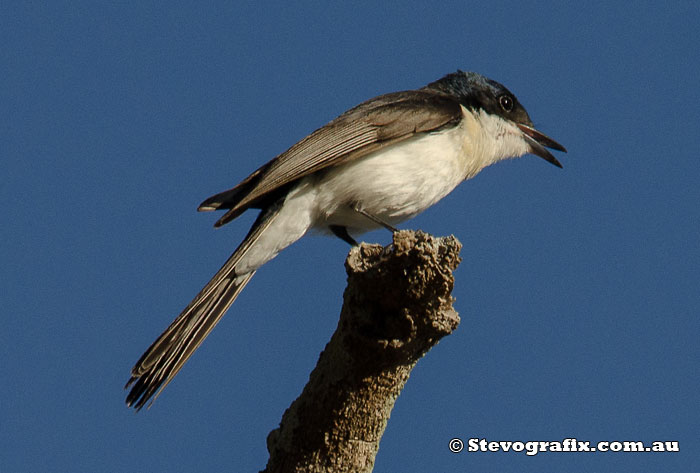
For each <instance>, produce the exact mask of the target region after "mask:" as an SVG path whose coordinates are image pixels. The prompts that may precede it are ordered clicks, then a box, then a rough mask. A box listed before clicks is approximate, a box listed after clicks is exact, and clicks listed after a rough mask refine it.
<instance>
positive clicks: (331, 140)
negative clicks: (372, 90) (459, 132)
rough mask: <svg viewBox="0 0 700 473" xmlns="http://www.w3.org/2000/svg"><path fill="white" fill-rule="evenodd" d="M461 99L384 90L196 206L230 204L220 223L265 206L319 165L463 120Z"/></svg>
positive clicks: (213, 207) (426, 92)
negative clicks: (253, 208) (231, 187)
mask: <svg viewBox="0 0 700 473" xmlns="http://www.w3.org/2000/svg"><path fill="white" fill-rule="evenodd" d="M461 115H462V111H461V107H460V105H459V103H458V102H457V101H456V100H454V99H453V98H451V97H449V96H447V95H444V94H441V93H439V92H436V91H430V90H413V91H407V92H396V93H392V94H386V95H382V96H379V97H376V98H374V99H371V100H368V101H367V102H364V103H362V104H360V105H358V106H357V107H355V108H353V109H350V110H348V111H347V112H345V113H344V114H342V115H340V116H339V117H338V118H336V119H335V120H333V121H331V122H330V123H328V124H327V125H325V126H323V127H321V128H319V129H318V130H316V131H314V132H313V133H312V134H310V135H309V136H307V137H306V138H304V139H303V140H301V141H299V142H298V143H297V144H295V145H294V146H292V147H291V148H289V149H288V150H287V151H285V152H284V153H282V154H280V155H279V156H277V157H276V158H274V159H273V160H272V161H270V162H268V163H267V164H265V165H263V166H262V167H261V168H260V169H258V170H257V171H255V172H254V173H253V174H251V175H250V176H248V177H247V178H246V179H244V180H243V181H242V182H241V183H240V184H238V185H237V186H236V187H234V188H233V189H229V190H227V191H224V192H221V193H219V194H216V195H214V196H212V197H210V198H209V199H207V200H205V201H204V202H202V204H201V205H200V206H199V210H216V209H229V211H228V212H227V213H226V214H225V215H224V216H223V217H222V218H221V219H219V221H218V222H217V223H216V226H221V225H224V224H225V223H228V222H229V221H231V220H233V219H234V218H236V217H237V216H238V215H240V214H241V213H243V212H244V211H245V210H246V209H248V208H250V207H258V206H262V205H264V203H265V202H267V201H268V200H269V199H271V198H275V199H276V197H277V192H276V191H279V190H281V189H284V188H285V186H287V185H289V184H291V183H293V182H295V181H297V180H299V179H301V178H302V177H304V176H308V175H309V174H313V173H315V172H317V171H320V170H321V169H324V168H327V167H330V166H337V165H339V164H343V163H346V162H348V161H351V160H353V159H358V158H361V157H362V156H366V155H367V154H369V153H371V152H373V151H376V150H379V149H381V148H383V147H384V146H387V145H389V144H392V143H396V142H398V141H402V140H405V139H408V138H410V137H411V136H414V135H415V134H417V133H426V132H431V131H436V130H439V129H441V128H444V127H446V126H451V125H454V124H456V123H457V122H458V121H459V120H460V119H461Z"/></svg>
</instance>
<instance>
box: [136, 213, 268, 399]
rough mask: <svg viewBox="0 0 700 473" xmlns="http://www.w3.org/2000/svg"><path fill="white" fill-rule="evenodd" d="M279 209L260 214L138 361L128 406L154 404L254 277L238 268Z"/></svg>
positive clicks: (252, 272)
mask: <svg viewBox="0 0 700 473" xmlns="http://www.w3.org/2000/svg"><path fill="white" fill-rule="evenodd" d="M279 207H280V206H279V205H275V206H273V207H270V208H267V209H265V210H263V211H262V212H261V213H260V216H259V217H258V219H257V220H256V222H255V223H254V224H253V227H252V228H251V230H250V232H249V233H248V235H247V236H246V238H245V239H244V240H243V242H242V243H241V244H240V246H239V247H238V248H237V249H236V251H235V252H234V253H233V254H232V255H231V257H230V258H229V259H228V261H226V263H224V265H223V266H222V267H221V269H219V271H218V272H217V273H216V274H215V275H214V277H213V278H212V279H211V281H209V283H207V285H206V286H204V288H203V289H202V290H201V291H200V293H199V294H197V296H196V297H195V298H194V299H193V300H192V302H190V303H189V305H188V306H187V307H186V308H185V310H183V311H182V313H180V315H178V316H177V318H176V319H175V320H174V321H173V323H172V324H170V326H169V327H168V328H167V329H166V330H165V331H164V332H163V333H162V334H161V335H160V336H159V337H158V338H157V339H156V340H155V341H154V342H153V344H152V345H151V346H150V347H149V348H148V350H146V352H145V353H144V354H143V355H142V356H141V358H140V359H139V360H138V361H137V362H136V364H135V365H134V367H133V368H132V369H131V378H130V379H129V381H128V382H127V383H126V386H124V388H125V389H128V388H129V387H131V391H130V392H129V394H128V396H127V398H126V404H127V405H128V406H129V407H134V408H136V409H137V410H140V409H141V408H142V407H143V406H144V405H145V404H146V403H147V402H148V401H149V399H151V398H153V399H152V400H151V403H150V404H152V403H153V401H155V399H156V398H157V397H158V396H159V395H160V393H161V392H162V391H163V389H164V388H165V387H166V386H167V385H168V384H169V383H170V381H171V380H172V379H173V378H174V377H175V375H176V374H177V373H178V372H179V371H180V369H181V368H182V366H183V365H184V364H185V362H186V361H187V360H188V359H189V358H190V356H192V354H193V353H194V351H195V350H196V349H197V348H198V347H199V345H201V344H202V342H203V341H204V339H205V338H206V337H207V335H209V332H211V330H212V329H213V328H214V327H215V326H216V324H217V323H218V322H219V320H221V317H223V315H224V314H225V313H226V311H227V310H228V308H229V307H230V306H231V304H233V302H234V301H235V300H236V298H237V297H238V295H239V294H240V292H241V291H242V290H243V288H244V287H245V286H246V284H248V281H250V279H251V278H252V277H253V275H254V274H255V271H251V272H248V273H246V274H243V275H237V274H236V265H237V264H238V263H239V262H240V261H241V258H243V256H245V254H246V253H247V252H248V250H250V248H251V247H252V246H253V245H254V243H255V242H256V241H257V240H258V238H259V237H260V235H262V234H263V232H264V231H265V230H266V229H267V228H268V227H269V225H270V224H271V223H272V221H273V220H274V218H275V216H276V215H277V214H278V212H279ZM150 404H149V406H150Z"/></svg>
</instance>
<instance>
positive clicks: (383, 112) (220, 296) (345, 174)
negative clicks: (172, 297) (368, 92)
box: [124, 70, 566, 410]
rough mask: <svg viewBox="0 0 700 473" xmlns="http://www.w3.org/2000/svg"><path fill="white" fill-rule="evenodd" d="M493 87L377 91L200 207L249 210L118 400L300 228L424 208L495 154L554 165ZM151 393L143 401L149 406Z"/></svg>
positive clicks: (166, 365) (391, 217)
mask: <svg viewBox="0 0 700 473" xmlns="http://www.w3.org/2000/svg"><path fill="white" fill-rule="evenodd" d="M547 148H550V149H553V150H557V151H562V152H566V149H565V148H564V147H563V146H562V145H560V144H559V143H557V142H556V141H554V140H553V139H551V138H549V137H548V136H546V135H544V134H543V133H541V132H540V131H538V130H537V129H536V128H535V127H534V125H533V123H532V121H531V119H530V117H529V115H528V113H527V111H526V110H525V108H524V107H523V106H522V105H521V103H520V102H519V101H518V99H517V98H516V97H515V95H514V94H513V93H511V92H510V91H509V90H508V89H507V88H506V87H505V86H503V85H502V84H500V83H498V82H496V81H494V80H491V79H488V78H486V77H484V76H483V75H481V74H478V73H476V72H463V71H461V70H457V72H454V73H450V74H447V75H445V76H444V77H442V78H440V79H438V80H436V81H434V82H431V83H429V84H428V85H426V86H424V87H422V88H419V89H415V90H407V91H402V92H394V93H388V94H384V95H379V96H377V97H375V98H372V99H370V100H367V101H365V102H363V103H361V104H359V105H357V106H356V107H354V108H351V109H350V110H348V111H346V112H345V113H343V114H342V115H340V116H338V117H337V118H335V119H334V120H332V121H330V122H329V123H328V124H326V125H324V126H322V127H321V128H319V129H317V130H316V131H314V132H313V133H311V134H310V135H308V136H306V137H305V138H304V139H302V140H301V141H299V142H297V143H296V144H295V145H293V146H292V147H291V148H289V149H288V150H286V151H284V152H283V153H281V154H279V155H278V156H276V157H275V158H274V159H272V160H271V161H269V162H267V163H266V164H264V165H262V166H261V167H260V168H259V169H257V170H256V171H255V172H253V173H252V174H250V175H249V176H248V177H246V178H245V179H243V181H241V182H240V183H239V184H238V185H236V186H235V187H233V188H231V189H229V190H226V191H224V192H220V193H218V194H216V195H214V196H212V197H209V198H208V199H206V200H205V201H204V202H202V203H201V204H200V205H199V207H198V210H199V211H214V210H224V211H225V213H224V214H223V216H221V218H219V219H218V220H217V221H216V223H215V224H214V226H215V227H221V226H222V225H225V224H227V223H229V222H231V221H232V220H234V219H235V218H236V217H238V216H239V215H241V214H242V213H243V212H245V211H246V210H248V209H259V211H260V212H259V214H258V216H257V218H256V220H255V222H254V223H253V225H252V227H251V229H250V230H249V232H248V234H247V235H246V237H245V238H244V239H243V241H242V242H241V243H240V245H239V246H238V248H236V250H235V251H234V252H233V254H232V255H231V256H230V257H229V259H228V260H227V261H226V262H225V263H224V265H223V266H222V267H221V269H219V271H218V272H217V273H216V274H215V275H214V277H213V278H212V279H211V280H210V281H209V283H207V284H206V286H204V288H203V289H202V290H201V291H200V292H199V293H198V294H197V295H196V296H195V298H194V299H193V300H192V301H191V302H190V303H189V305H187V307H185V309H184V310H183V311H182V312H181V313H180V315H178V316H177V318H175V320H174V321H173V322H172V324H170V326H169V327H168V328H167V329H166V330H165V331H164V332H163V333H162V334H161V335H160V336H159V337H158V338H157V339H156V340H155V341H154V342H153V344H152V345H151V346H150V347H149V348H148V349H147V350H146V352H145V353H144V354H143V355H142V356H141V358H140V359H139V360H138V361H137V362H136V364H135V365H134V367H133V368H132V370H131V376H130V378H129V380H128V382H127V383H126V386H125V387H124V388H125V389H129V388H131V389H130V392H129V393H128V395H127V397H126V404H127V406H129V407H133V408H135V409H136V410H140V409H141V408H142V407H143V406H144V405H146V404H147V403H148V405H149V407H150V405H151V404H152V403H153V401H155V399H156V398H157V397H158V396H159V395H160V394H161V393H162V390H163V389H164V388H165V387H166V386H167V385H168V384H169V383H170V381H172V379H173V378H174V377H175V375H176V374H177V373H178V372H179V371H180V369H181V368H182V366H183V365H184V364H185V362H186V361H187V360H188V359H189V358H190V357H191V356H192V354H193V353H194V351H195V350H196V349H197V348H198V347H199V346H200V344H201V343H202V342H203V341H204V339H205V338H206V337H207V335H209V333H210V332H211V330H212V329H213V328H214V327H215V326H216V324H217V323H218V322H219V320H221V317H222V316H223V315H224V314H225V313H226V312H227V310H228V309H229V307H230V306H231V304H232V303H233V302H234V301H235V300H236V298H237V297H238V295H239V294H240V293H241V291H242V290H243V288H244V287H245V286H246V284H248V282H250V279H251V278H252V277H253V275H254V274H255V272H256V271H257V270H258V269H259V268H260V267H261V266H262V265H263V264H265V263H266V262H268V261H270V260H271V259H272V258H274V257H275V256H276V255H277V254H278V253H279V252H280V251H281V250H283V249H285V248H286V247H287V246H289V245H291V244H292V243H294V242H295V241H296V240H298V239H300V238H301V237H302V236H304V235H305V234H306V233H307V232H309V231H310V230H313V231H316V232H321V233H326V234H329V235H335V236H337V237H339V238H341V239H342V240H344V241H346V242H347V243H349V244H350V245H357V242H356V240H355V238H354V237H353V235H354V236H357V235H360V234H362V233H364V232H366V231H369V230H374V229H377V228H381V227H385V228H387V229H389V230H390V231H392V232H393V231H396V228H395V225H397V224H399V223H401V222H403V221H405V220H408V219H410V218H412V217H414V216H416V215H418V214H419V213H421V212H423V211H424V210H426V209H427V208H429V207H430V206H432V205H433V204H435V203H436V202H438V201H439V200H440V199H442V198H443V197H445V196H446V195H447V194H449V193H450V192H451V191H452V190H454V189H455V187H457V185H459V184H460V183H461V182H463V181H465V180H468V179H471V178H472V177H474V176H475V175H476V174H477V173H479V172H480V171H481V170H482V169H484V168H485V167H487V166H489V165H491V164H494V163H496V162H498V161H501V160H504V159H508V158H515V157H520V156H523V155H525V154H533V155H536V156H539V157H541V158H543V159H544V160H546V161H548V162H549V163H551V164H553V165H555V166H557V167H560V168H561V167H562V165H561V163H560V162H559V161H558V160H557V159H556V158H555V157H554V156H553V155H552V153H550V152H549V151H548V150H547ZM149 400H150V403H149Z"/></svg>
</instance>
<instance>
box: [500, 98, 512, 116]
mask: <svg viewBox="0 0 700 473" xmlns="http://www.w3.org/2000/svg"><path fill="white" fill-rule="evenodd" d="M498 103H500V104H501V108H502V109H503V110H504V111H506V112H510V111H511V110H513V97H511V96H510V95H501V96H500V97H498Z"/></svg>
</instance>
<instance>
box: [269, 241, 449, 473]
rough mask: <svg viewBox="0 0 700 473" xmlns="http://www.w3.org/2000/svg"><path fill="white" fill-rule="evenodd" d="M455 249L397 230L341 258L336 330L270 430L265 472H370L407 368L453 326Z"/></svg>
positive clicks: (407, 372) (444, 243)
mask: <svg viewBox="0 0 700 473" xmlns="http://www.w3.org/2000/svg"><path fill="white" fill-rule="evenodd" d="M460 248H461V245H460V243H459V242H458V241H457V240H456V239H455V238H454V237H444V238H436V237H433V236H430V235H427V234H425V233H422V232H413V231H405V230H404V231H399V232H397V233H395V234H394V239H393V244H391V245H389V246H387V247H386V248H382V246H381V245H368V244H362V245H360V246H359V247H355V248H353V249H352V250H351V251H350V254H349V255H348V258H347V260H346V262H345V267H346V270H347V273H348V285H347V288H346V290H345V294H344V304H343V308H342V310H341V314H340V321H339V322H338V327H337V328H336V331H335V333H334V334H333V336H332V338H331V340H330V342H328V344H327V345H326V348H325V349H324V351H323V352H322V353H321V355H320V357H319V360H318V363H317V365H316V368H315V369H314V370H313V372H312V373H311V375H310V378H309V382H308V384H307V385H306V387H305V388H304V390H303V392H302V393H301V395H300V396H299V398H298V399H296V400H295V401H294V402H293V403H292V405H291V406H290V407H289V408H288V409H287V410H286V412H285V413H284V415H283V417H282V421H281V423H280V426H279V427H278V428H277V429H275V430H273V431H272V432H270V434H269V436H268V439H267V448H268V451H269V452H270V458H269V461H268V464H267V468H266V469H265V470H264V472H266V473H273V472H275V473H277V472H300V471H305V472H370V471H372V469H373V467H374V458H375V456H376V454H377V450H378V449H379V441H380V439H381V437H382V434H383V433H384V429H385V427H386V424H387V421H388V420H389V415H390V413H391V410H392V408H393V406H394V402H395V401H396V399H397V398H398V396H399V394H400V393H401V390H402V389H403V386H404V384H405V383H406V380H408V377H409V375H410V372H411V370H412V369H413V367H414V366H415V364H416V362H417V361H418V360H419V359H420V358H421V357H422V356H423V355H424V354H425V353H427V352H428V350H430V348H431V347H433V346H434V345H435V344H437V342H438V341H439V340H440V339H441V338H442V337H444V336H445V335H449V334H450V333H452V331H453V330H455V329H456V328H457V325H458V324H459V316H458V315H457V312H455V310H454V309H453V308H452V296H451V292H452V287H453V283H454V279H453V277H452V271H453V270H454V269H455V268H456V267H457V265H458V264H459V261H460V259H459V250H460Z"/></svg>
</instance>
